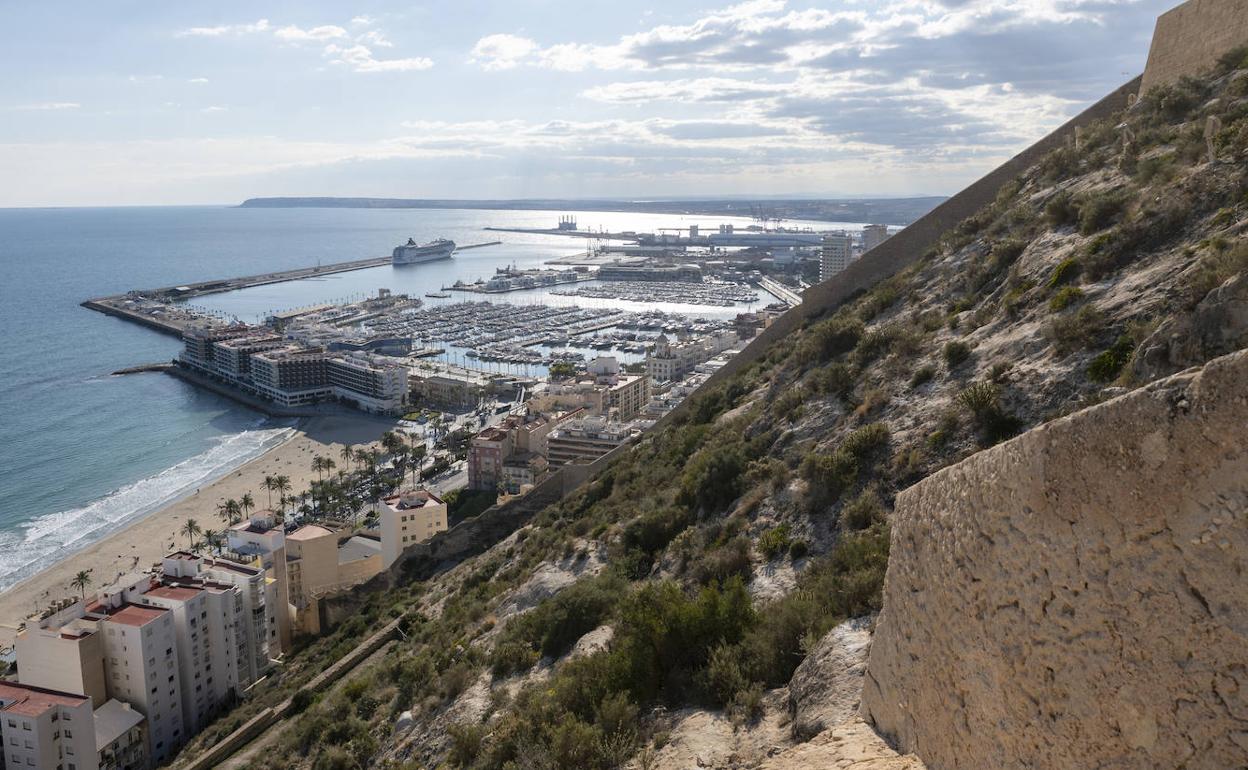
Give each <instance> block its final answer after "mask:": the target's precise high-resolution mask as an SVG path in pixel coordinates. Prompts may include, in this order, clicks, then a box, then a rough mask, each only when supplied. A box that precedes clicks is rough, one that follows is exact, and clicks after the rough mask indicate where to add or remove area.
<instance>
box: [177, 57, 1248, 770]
mask: <svg viewBox="0 0 1248 770" xmlns="http://www.w3.org/2000/svg"><path fill="white" fill-rule="evenodd" d="M1211 115H1212V116H1216V117H1217V118H1218V126H1219V127H1217V129H1216V130H1215V131H1214V133H1213V136H1212V143H1213V145H1214V148H1215V152H1216V155H1217V160H1216V161H1215V162H1210V161H1209V158H1208V156H1207V148H1206V140H1205V130H1206V125H1207V120H1208V117H1209V116H1211ZM1246 161H1248V56H1245V54H1244V52H1239V53H1238V54H1236V55H1235V56H1232V57H1228V58H1227V59H1226V60H1225V61H1224V62H1223V65H1222V66H1221V68H1220V69H1219V70H1218V71H1217V72H1216V73H1214V74H1212V75H1211V76H1210V77H1209V78H1207V79H1204V80H1201V81H1195V80H1190V81H1184V82H1183V83H1180V84H1179V85H1177V86H1174V87H1170V88H1165V89H1161V90H1158V91H1154V92H1153V93H1151V94H1148V95H1146V96H1145V97H1144V98H1142V99H1141V100H1140V102H1139V103H1138V104H1137V105H1136V106H1135V107H1134V108H1132V109H1131V110H1129V111H1127V112H1126V113H1124V114H1123V115H1120V116H1117V117H1115V118H1113V119H1110V120H1106V121H1103V122H1101V123H1099V124H1097V125H1095V126H1092V127H1091V128H1089V129H1088V130H1085V131H1083V132H1081V134H1080V136H1079V139H1078V142H1077V143H1075V144H1071V145H1069V146H1066V147H1063V148H1061V149H1058V150H1056V151H1054V152H1053V153H1051V154H1050V155H1048V156H1047V157H1045V158H1044V160H1043V161H1042V162H1040V163H1038V164H1037V165H1036V166H1034V167H1033V168H1031V169H1029V170H1028V171H1027V173H1025V174H1024V175H1022V176H1021V177H1020V178H1018V179H1017V180H1015V181H1014V182H1012V183H1010V184H1008V185H1007V186H1006V187H1005V189H1003V190H1002V191H1001V193H1000V195H999V196H998V197H997V199H996V201H995V202H994V203H993V204H992V205H990V206H988V207H986V208H985V209H984V210H983V211H981V212H979V213H978V214H976V215H975V216H973V217H971V218H969V219H967V220H966V221H964V222H962V223H961V224H960V225H959V226H958V227H956V228H955V229H954V230H952V231H951V232H949V233H947V234H946V235H945V236H944V238H943V240H942V241H941V243H940V244H939V246H938V247H936V248H933V249H932V250H931V251H930V252H929V253H927V254H925V255H923V257H922V259H921V260H920V261H919V262H918V263H916V264H915V265H914V266H913V267H911V268H910V269H908V270H906V271H905V272H903V273H901V274H899V275H896V276H894V277H892V278H891V279H889V280H887V281H884V282H882V283H881V284H879V285H877V286H876V287H874V288H873V289H872V290H871V291H870V292H869V293H866V294H864V295H862V296H860V297H857V298H856V299H855V300H853V301H852V302H849V303H847V304H846V305H845V306H843V307H840V308H832V309H829V311H828V313H827V314H826V315H825V316H824V317H821V318H816V319H814V320H812V321H811V322H810V323H808V324H807V325H806V327H805V328H804V329H802V330H801V332H800V333H798V334H796V335H793V336H791V337H789V338H788V339H786V340H784V341H783V342H782V343H780V344H778V345H776V346H774V347H773V348H772V349H771V350H770V351H769V352H768V353H767V355H766V356H765V357H764V358H762V359H760V360H758V361H756V362H754V363H753V365H751V366H750V367H749V368H748V369H746V370H745V371H743V372H741V373H740V374H738V375H737V376H735V377H733V378H731V380H730V381H728V382H725V383H723V384H721V385H719V386H718V387H715V388H713V389H710V390H709V391H706V392H701V393H699V394H698V395H697V396H696V397H695V398H694V399H693V401H692V403H691V405H690V408H689V409H688V410H687V412H685V414H684V416H683V418H682V419H680V420H678V421H676V422H675V423H673V424H671V425H670V426H669V427H666V428H665V429H663V430H660V431H657V432H654V433H652V434H651V435H648V436H646V437H645V438H644V439H643V440H642V441H641V442H640V443H639V444H638V445H637V446H635V447H634V448H633V449H632V450H631V451H630V452H629V453H627V454H626V455H625V456H623V457H622V458H620V459H619V460H618V461H617V462H615V463H614V464H613V465H612V466H611V467H610V469H609V470H608V471H607V472H605V473H604V474H602V475H601V476H600V477H599V478H598V479H597V480H595V481H593V482H592V483H590V484H589V485H587V486H586V487H585V488H583V489H582V490H581V491H580V492H578V493H577V494H575V495H573V496H572V497H570V498H568V499H566V500H565V501H563V502H562V503H561V504H559V505H556V506H553V507H551V508H549V509H547V510H545V511H544V512H542V513H541V514H539V515H538V516H537V517H536V518H535V520H534V521H533V522H532V523H531V525H530V526H528V527H525V528H524V529H522V530H520V531H519V532H517V533H515V534H514V535H513V536H512V537H510V538H508V539H507V540H505V541H504V542H502V543H500V544H499V545H497V546H495V547H494V548H492V549H491V550H490V551H488V552H487V553H485V554H483V555H481V556H479V557H476V558H474V559H472V560H469V561H467V562H465V563H463V564H460V565H458V566H456V567H455V568H454V569H451V570H449V571H447V572H446V573H444V574H442V575H441V576H439V577H438V578H436V579H434V580H432V581H429V582H428V583H412V584H410V585H407V586H405V587H404V588H403V589H402V590H399V591H397V592H393V593H391V594H389V595H386V596H384V597H381V596H371V597H367V598H366V599H365V600H363V606H362V609H361V613H360V615H359V616H358V617H356V618H354V619H353V620H352V621H350V622H348V623H346V624H344V625H343V626H342V627H340V628H338V629H336V630H335V632H334V633H333V634H331V635H330V636H329V637H328V638H325V639H321V640H318V641H316V642H314V643H311V644H309V645H308V646H307V647H306V648H305V649H303V650H301V651H300V652H299V653H298V654H296V655H295V656H294V657H293V659H292V660H291V662H290V663H289V665H288V667H287V669H286V671H285V673H284V674H283V676H282V677H278V678H275V680H274V681H273V682H270V683H267V684H266V687H267V688H268V689H265V688H261V690H260V692H259V694H258V696H257V697H256V698H255V699H254V701H253V702H249V703H247V704H245V705H244V706H243V707H241V708H240V710H239V711H238V712H237V713H236V714H235V715H233V716H231V717H230V718H229V719H227V720H223V721H222V722H221V724H220V725H219V726H218V728H217V729H216V730H214V731H213V732H212V733H211V734H209V735H206V736H203V737H202V738H201V739H200V740H201V741H202V742H205V744H206V743H207V742H210V741H211V740H212V738H213V736H214V735H219V734H221V733H223V732H224V731H225V730H226V728H228V727H229V726H230V725H231V724H236V723H237V722H238V721H239V720H241V719H242V718H244V717H245V716H246V714H248V713H252V711H254V709H257V708H259V707H260V706H261V705H262V704H264V703H266V702H272V700H273V699H275V698H277V697H279V696H280V694H281V693H282V692H285V691H286V690H283V688H289V687H291V686H293V684H294V683H297V682H298V681H300V678H301V677H305V678H306V676H308V675H310V673H311V672H315V671H316V670H319V668H320V667H321V666H323V665H324V664H325V662H326V661H329V660H332V659H334V657H335V656H336V655H340V654H341V653H342V651H343V650H344V649H345V648H346V647H347V646H348V645H349V644H350V643H351V642H352V641H354V640H358V639H360V638H362V637H363V635H364V634H365V633H366V632H367V631H368V630H369V629H370V628H375V627H377V626H379V625H380V624H382V623H384V622H386V621H388V620H390V619H391V618H393V617H398V616H399V615H400V614H401V613H404V612H407V613H411V614H410V617H409V620H408V621H407V622H406V624H405V627H404V630H405V635H404V638H403V639H402V640H401V641H400V642H398V643H396V644H394V645H393V646H392V647H390V648H389V649H388V650H387V652H386V653H385V654H384V655H383V656H381V657H380V659H379V660H377V661H376V662H375V663H373V664H371V665H370V666H369V667H368V668H367V670H366V672H365V673H364V674H363V675H362V676H358V677H355V678H354V679H352V680H350V681H348V682H347V683H346V684H345V685H343V686H341V687H339V688H337V689H335V690H334V691H333V692H331V693H330V694H328V695H326V696H324V697H323V698H321V699H319V700H318V701H316V702H312V703H305V704H300V705H301V706H303V707H305V708H304V710H303V712H302V713H301V715H300V716H299V717H298V718H297V719H296V720H294V721H293V722H292V723H290V725H289V727H287V728H286V729H284V730H283V731H282V732H281V734H280V736H279V738H278V739H277V740H275V741H274V742H273V744H272V745H270V746H269V747H268V748H267V750H266V751H264V752H263V753H262V754H261V755H259V756H258V758H256V759H254V760H253V761H252V766H254V767H264V768H286V767H312V768H354V767H404V768H420V767H438V766H450V767H471V768H556V767H578V768H611V767H619V766H622V765H623V764H625V763H627V762H630V761H631V762H634V763H635V766H638V767H658V766H662V765H664V764H665V756H666V755H665V753H664V752H665V751H666V750H667V747H668V745H669V742H670V741H671V740H672V739H673V731H674V730H678V729H679V727H678V725H679V724H680V721H679V719H678V718H677V717H678V716H679V715H685V716H687V715H689V714H691V713H698V712H714V713H716V714H720V715H723V716H725V717H727V718H729V719H731V720H732V721H733V723H734V724H735V725H736V726H737V727H738V729H739V730H740V731H741V732H742V733H743V734H744V733H748V732H749V731H750V730H752V729H754V726H756V725H757V724H759V720H760V719H762V718H763V717H764V716H765V715H766V714H767V713H768V710H769V709H777V708H783V707H782V706H780V705H778V704H781V703H782V702H783V698H781V697H778V696H777V693H778V692H780V691H782V690H783V688H786V686H787V685H788V684H789V681H790V678H791V677H792V676H793V673H794V670H795V669H796V668H797V666H798V665H799V664H800V663H801V662H802V661H803V659H804V658H805V657H806V656H807V654H808V653H809V652H810V651H811V650H812V649H814V648H815V647H816V645H817V644H818V642H819V640H820V639H821V638H823V637H824V635H825V634H827V633H828V631H829V630H830V629H832V628H833V627H834V626H835V625H836V624H838V623H839V622H840V621H842V620H844V619H846V618H855V617H860V616H864V615H869V614H870V613H872V612H873V611H875V610H877V609H878V608H879V604H880V590H881V583H882V580H883V576H884V571H885V568H886V566H887V561H888V548H889V525H888V520H889V513H890V509H891V504H892V500H893V498H894V496H895V494H896V492H897V491H898V490H900V489H903V488H905V487H907V486H909V485H910V484H912V483H914V482H915V481H917V480H919V479H921V478H923V477H924V476H926V475H928V474H930V473H932V472H934V471H936V470H938V469H940V468H942V467H945V466H947V465H949V464H951V463H955V462H957V461H959V460H961V459H963V458H965V457H967V456H968V455H970V454H972V453H974V452H976V451H979V450H980V449H982V448H984V447H987V446H990V445H993V444H995V443H997V442H1001V441H1004V440H1007V439H1009V438H1010V437H1011V436H1014V435H1016V434H1018V433H1019V432H1021V431H1025V430H1028V429H1030V428H1033V427H1035V426H1037V425H1039V424H1041V423H1043V422H1045V421H1047V420H1051V419H1054V418H1056V417H1059V416H1061V415H1064V414H1067V413H1070V412H1072V411H1074V410H1077V409H1080V408H1083V407H1085V406H1087V405H1090V404H1094V403H1097V402H1099V401H1101V400H1104V399H1106V398H1108V397H1111V396H1113V395H1115V394H1118V393H1121V392H1123V391H1124V390H1125V389H1129V388H1134V387H1137V386H1139V385H1141V384H1143V383H1145V382H1148V381H1151V380H1153V379H1156V378H1158V377H1161V376H1164V375H1166V374H1169V373H1172V372H1174V371H1177V370H1179V369H1182V368H1185V367H1188V366H1192V365H1195V364H1198V363H1201V362H1203V361H1206V360H1208V359H1210V358H1212V357H1214V356H1217V355H1220V354H1223V353H1226V352H1229V351H1230V350H1233V349H1237V348H1239V347H1242V346H1244V345H1245V344H1248V241H1246V239H1245V237H1244V231H1245V228H1248V163H1246ZM266 699H267V700H266ZM404 712H410V717H408V718H404V719H403V720H402V721H401V723H399V726H398V727H396V722H397V721H398V720H399V717H400V715H401V714H403V713H404ZM827 727H831V725H827ZM819 729H820V727H819V726H815V727H814V728H811V727H809V726H803V727H801V728H800V729H797V727H796V723H795V725H794V729H792V730H790V731H789V733H788V734H787V735H784V736H781V737H780V738H774V740H773V739H769V740H773V745H774V741H779V740H783V741H790V742H800V741H803V740H808V739H810V738H812V737H813V736H814V734H815V733H817V732H818V731H819ZM764 748H765V747H764ZM760 756H761V755H760ZM757 760H758V757H755V758H751V757H749V756H745V755H742V756H741V757H739V758H738V760H737V764H738V765H739V766H750V765H751V764H752V763H756V762H757Z"/></svg>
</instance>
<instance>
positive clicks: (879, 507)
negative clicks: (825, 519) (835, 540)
mask: <svg viewBox="0 0 1248 770" xmlns="http://www.w3.org/2000/svg"><path fill="white" fill-rule="evenodd" d="M883 520H884V504H883V503H882V502H880V495H879V492H878V491H877V489H876V487H875V486H873V485H872V486H868V487H867V488H866V489H864V490H862V492H860V493H859V494H858V496H857V497H855V498H854V499H853V500H850V501H849V502H848V503H846V504H845V507H844V508H842V509H841V515H840V524H841V529H844V530H858V529H866V528H867V527H869V526H871V525H872V524H875V523H876V522H879V521H883Z"/></svg>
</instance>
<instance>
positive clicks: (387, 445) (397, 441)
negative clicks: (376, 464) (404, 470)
mask: <svg viewBox="0 0 1248 770" xmlns="http://www.w3.org/2000/svg"><path fill="white" fill-rule="evenodd" d="M406 446H407V442H405V441H404V440H403V439H402V438H401V437H400V436H399V434H397V433H395V432H394V431H392V430H388V431H386V432H385V433H383V434H381V447H382V449H385V450H386V453H387V454H391V455H397V454H398V453H399V452H401V451H403V448H404V447H406Z"/></svg>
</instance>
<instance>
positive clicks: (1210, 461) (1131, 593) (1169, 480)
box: [862, 351, 1248, 769]
mask: <svg viewBox="0 0 1248 770" xmlns="http://www.w3.org/2000/svg"><path fill="white" fill-rule="evenodd" d="M892 526H893V530H892V548H891V557H890V560H889V566H888V576H887V579H886V581H885V589H884V611H883V612H882V613H881V616H880V621H879V624H878V625H877V626H876V630H875V635H874V638H873V639H872V643H871V652H870V662H869V664H868V671H867V679H866V685H865V688H864V692H863V706H862V714H863V716H864V718H865V719H866V720H867V722H868V723H870V724H872V725H873V726H874V727H875V728H876V729H877V730H878V731H879V732H880V733H881V734H883V735H885V736H886V737H888V738H889V739H890V741H891V742H892V743H893V744H894V745H896V746H897V747H898V749H899V750H901V751H905V752H913V753H917V754H918V755H919V757H920V758H921V759H922V760H923V761H924V762H925V763H926V765H927V766H928V767H931V768H955V767H956V768H971V769H973V768H1001V767H1045V768H1075V767H1097V768H1140V767H1159V768H1160V767H1165V768H1173V767H1189V768H1195V767H1200V768H1230V767H1244V766H1246V765H1248V351H1241V352H1239V353H1235V354H1232V355H1229V356H1225V357H1223V358H1219V359H1216V360H1214V361H1211V362H1209V363H1208V364H1207V365H1205V366H1204V367H1203V368H1202V369H1199V370H1190V371H1187V372H1184V373H1182V374H1179V375H1175V376H1173V377H1170V378H1168V379H1165V380H1162V381H1159V382H1156V383H1154V384H1152V385H1150V386H1148V387H1145V388H1141V389H1139V390H1136V391H1133V392H1131V393H1128V394H1126V395H1124V396H1121V397H1119V398H1116V399H1114V400H1112V401H1108V402H1106V403H1103V404H1100V405H1098V406H1096V407H1093V408H1090V409H1087V410H1084V411H1082V412H1079V413H1077V414H1074V415H1071V416H1069V417H1066V418H1063V419H1061V420H1057V421H1054V422H1051V423H1049V424H1047V425H1044V426H1042V427H1040V428H1037V429H1035V430H1033V431H1030V432H1029V433H1026V434H1024V435H1022V436H1020V437H1018V438H1016V439H1014V440H1012V441H1009V442H1007V443H1005V444H1001V445H999V446H997V447H994V448H993V449H990V450H986V451H984V452H981V453H979V454H977V455H974V456H973V457H971V458H969V459H967V460H966V461H964V462H962V463H959V464H958V465H955V466H952V467H950V468H947V469H945V470H944V471H941V472H939V473H937V474H935V475H933V476H930V477H928V478H927V479H925V480H924V481H922V482H920V483H919V484H916V485H915V486H914V487H911V488H910V489H908V490H906V491H905V492H903V493H902V494H900V495H898V497H897V502H896V507H895V509H894V513H893V519H892Z"/></svg>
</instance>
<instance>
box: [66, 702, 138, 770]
mask: <svg viewBox="0 0 1248 770" xmlns="http://www.w3.org/2000/svg"><path fill="white" fill-rule="evenodd" d="M91 716H92V721H93V722H94V725H95V750H96V757H97V764H98V766H99V770H142V769H143V768H147V767H149V766H150V764H149V762H148V758H147V726H146V720H145V719H144V718H143V715H142V714H140V713H139V712H138V711H136V710H135V709H134V708H132V707H131V706H130V704H129V703H125V702H124V701H118V700H110V701H108V702H107V703H105V704H104V705H103V706H100V707H99V708H97V709H96V710H95V713H94V714H92V715H91ZM67 767H68V765H67ZM79 767H81V765H79Z"/></svg>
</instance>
